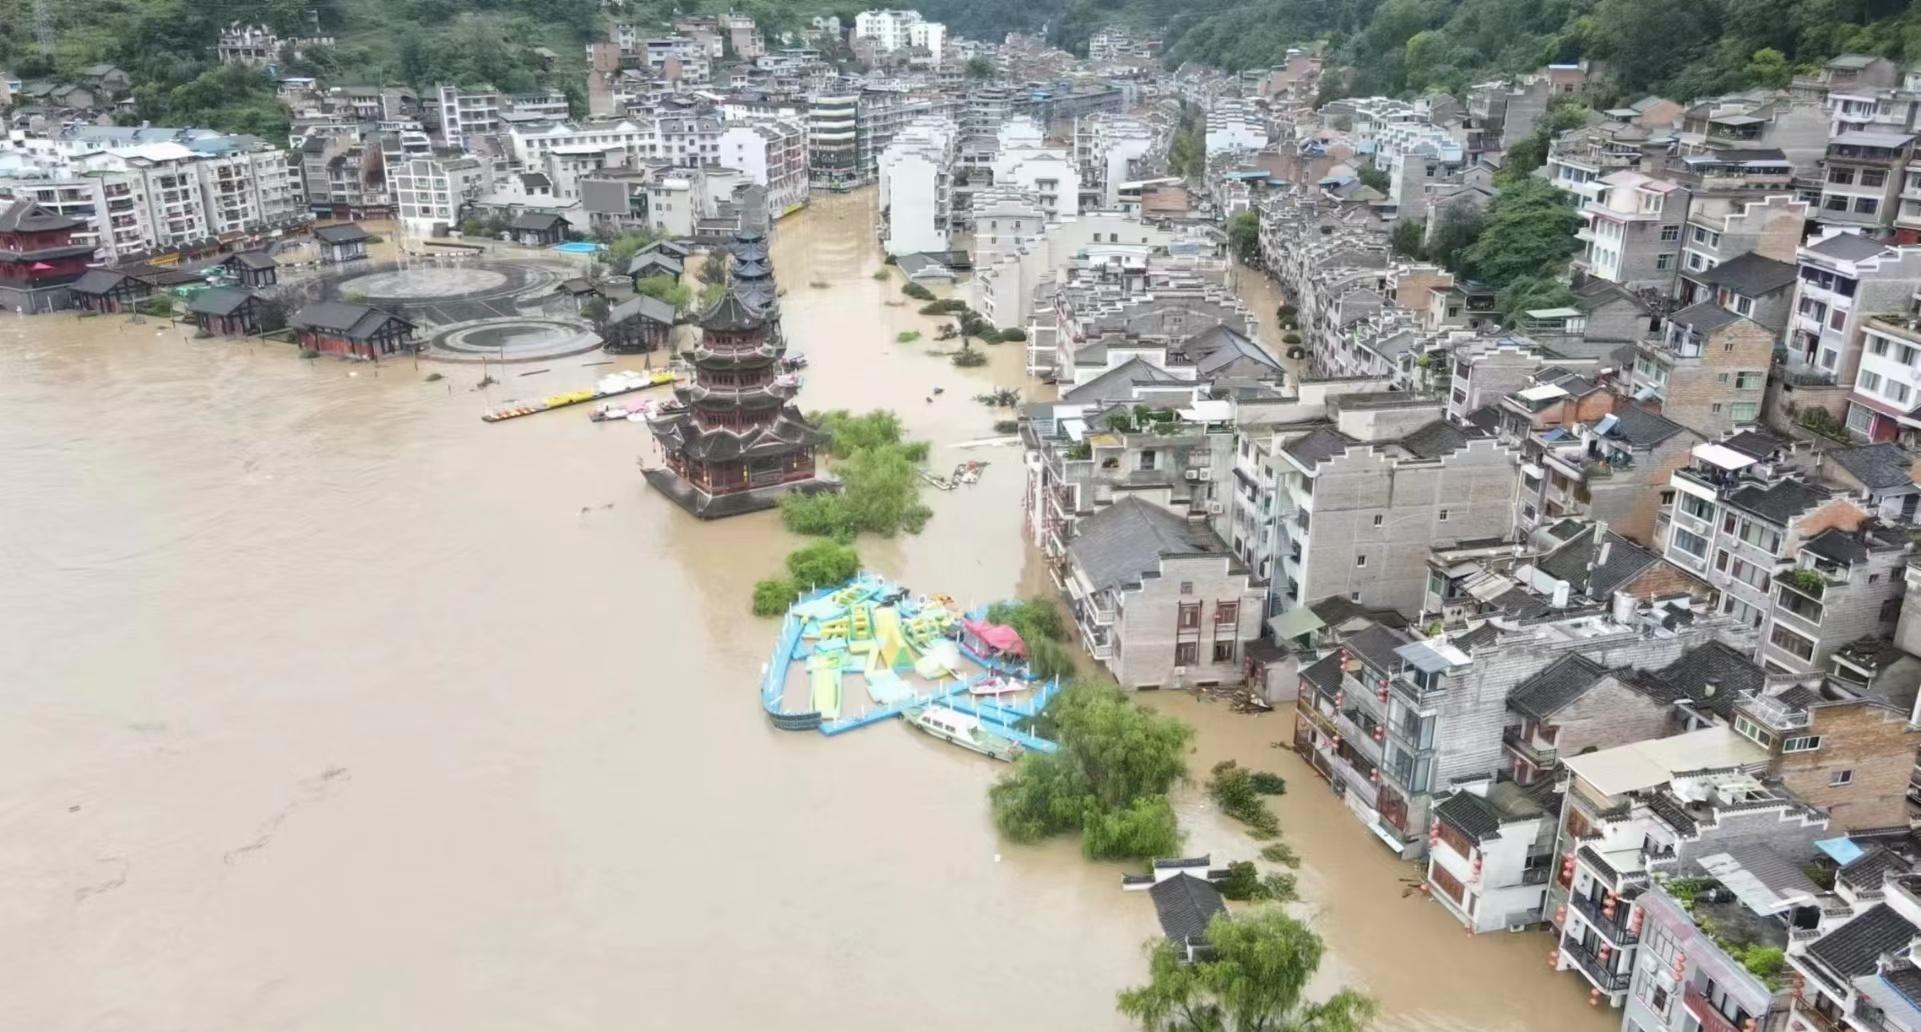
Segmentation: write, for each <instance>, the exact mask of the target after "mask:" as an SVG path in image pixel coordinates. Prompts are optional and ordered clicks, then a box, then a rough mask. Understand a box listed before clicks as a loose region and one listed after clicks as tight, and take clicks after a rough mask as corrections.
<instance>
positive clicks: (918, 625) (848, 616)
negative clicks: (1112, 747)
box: [761, 573, 1060, 761]
mask: <svg viewBox="0 0 1921 1032" xmlns="http://www.w3.org/2000/svg"><path fill="white" fill-rule="evenodd" d="M1059 690H1060V685H1059V683H1058V682H1057V681H1055V680H1052V679H1047V680H1042V679H1039V678H1036V677H1034V676H1032V672H1031V671H1030V670H1029V668H1028V663H1027V647H1026V643H1025V642H1023V641H1022V640H1021V637H1020V634H1019V632H1017V631H1015V630H1014V628H1012V627H1008V626H1005V625H1002V624H995V623H991V622H989V621H988V619H987V609H986V607H984V606H983V607H979V608H977V609H973V610H966V611H964V610H962V609H961V608H960V607H959V606H958V605H957V604H956V603H955V601H954V600H953V599H952V598H951V597H949V596H946V595H916V594H915V593H913V592H912V591H910V590H908V589H907V588H905V587H902V586H899V585H896V584H892V583H890V582H888V581H887V580H885V579H883V578H881V577H878V576H875V575H873V574H868V573H862V574H860V575H859V576H857V577H855V578H854V579H853V580H851V581H848V582H847V583H845V584H840V585H836V586H834V587H830V588H823V589H820V590H817V591H813V592H809V593H807V594H805V595H802V596H801V597H800V598H798V599H797V600H796V601H795V602H794V604H793V605H792V606H790V607H789V608H788V610H787V614H786V615H785V616H784V617H783V618H782V620H781V628H780V636H779V637H778V638H777V639H776V640H775V643H774V651H773V655H772V656H771V657H770V658H769V659H768V661H767V665H766V668H765V669H764V671H763V679H762V683H761V707H762V708H763V709H765V710H766V711H767V714H768V716H769V718H771V719H772V720H773V723H774V726H775V727H777V728H781V729H783V730H787V731H819V732H820V733H822V734H825V735H838V734H843V733H845V732H848V731H852V730H855V729H856V728H862V727H868V726H871V725H874V724H880V723H886V722H890V721H895V722H901V723H904V724H906V725H907V726H909V727H911V728H914V729H915V730H918V731H920V732H922V733H925V734H928V735H930V736H932V737H934V738H937V739H940V740H941V741H945V742H950V743H952V744H954V745H958V746H960V747H962V748H964V749H969V750H972V751H974V752H977V753H980V754H982V755H984V756H990V757H993V758H994V759H997V760H1004V761H1012V760H1013V759H1015V758H1016V757H1018V756H1019V755H1020V754H1021V753H1022V752H1024V751H1028V750H1036V751H1040V752H1053V751H1054V750H1055V749H1056V748H1057V746H1056V745H1055V744H1054V743H1053V742H1051V741H1049V740H1047V739H1045V738H1042V737H1040V736H1038V735H1035V734H1034V733H1032V731H1030V730H1029V729H1028V727H1029V725H1030V723H1031V722H1032V720H1033V718H1034V717H1035V716H1037V715H1038V714H1039V713H1040V711H1041V709H1042V708H1043V707H1045V706H1046V705H1047V703H1048V700H1050V699H1052V698H1053V697H1054V695H1055V693H1056V692H1058V691H1059Z"/></svg>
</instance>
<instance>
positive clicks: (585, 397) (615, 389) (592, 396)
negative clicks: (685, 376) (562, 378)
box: [480, 369, 674, 423]
mask: <svg viewBox="0 0 1921 1032" xmlns="http://www.w3.org/2000/svg"><path fill="white" fill-rule="evenodd" d="M673 382H674V374H673V373H670V372H668V371H667V370H665V369H656V370H654V371H653V372H651V373H647V372H639V371H633V372H621V373H609V374H608V375H606V376H603V377H601V378H600V382H599V383H597V384H595V385H594V388H593V389H592V390H584V391H563V392H561V393H559V394H549V395H548V396H546V397H544V398H540V399H537V400H534V401H510V402H508V403H507V404H505V405H502V406H500V407H499V408H497V409H493V410H491V411H488V412H484V413H482V414H481V416H480V418H481V420H482V421H483V422H487V423H499V422H502V421H504V420H508V419H518V418H520V417H521V416H531V415H533V414H535V413H537V412H552V411H553V410H555V409H562V408H568V407H570V406H573V405H585V404H587V403H588V402H590V401H601V400H603V399H605V398H613V397H618V396H619V395H622V394H632V393H633V392H635V391H644V390H647V389H649V388H653V387H664V386H666V385H668V384H670V383H673Z"/></svg>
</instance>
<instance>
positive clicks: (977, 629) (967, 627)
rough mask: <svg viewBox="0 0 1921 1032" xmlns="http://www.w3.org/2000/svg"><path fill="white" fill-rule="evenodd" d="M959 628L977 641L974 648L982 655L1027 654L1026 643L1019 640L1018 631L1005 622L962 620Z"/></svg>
mask: <svg viewBox="0 0 1921 1032" xmlns="http://www.w3.org/2000/svg"><path fill="white" fill-rule="evenodd" d="M961 630H962V631H963V632H965V633H966V635H967V636H968V637H969V638H971V639H973V642H977V643H979V644H978V645H975V650H976V651H978V652H980V653H981V654H982V655H1007V656H1025V655H1027V643H1026V642H1024V641H1022V640H1021V636H1020V632H1019V631H1016V630H1015V629H1013V628H1012V627H1008V626H1006V625H1005V624H995V623H986V622H984V621H980V620H962V621H961ZM970 644H971V643H970ZM982 646H985V647H984V648H983V647H982Z"/></svg>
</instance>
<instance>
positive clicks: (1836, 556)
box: [1801, 527, 1868, 565]
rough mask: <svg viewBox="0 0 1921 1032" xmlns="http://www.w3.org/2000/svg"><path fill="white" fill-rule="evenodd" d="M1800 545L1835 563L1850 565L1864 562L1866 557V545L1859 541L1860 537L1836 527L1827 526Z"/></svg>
mask: <svg viewBox="0 0 1921 1032" xmlns="http://www.w3.org/2000/svg"><path fill="white" fill-rule="evenodd" d="M1801 547H1803V548H1805V549H1807V550H1808V551H1810V552H1813V553H1814V554H1815V555H1818V556H1820V557H1821V558H1823V559H1832V560H1834V561H1835V562H1837V563H1848V564H1850V565H1852V564H1854V563H1859V562H1866V561H1867V558H1868V547H1867V546H1866V545H1864V544H1862V543H1861V539H1860V538H1858V537H1856V536H1854V535H1853V534H1850V533H1848V532H1847V531H1845V530H1842V529H1840V528H1838V527H1829V528H1828V529H1826V530H1824V531H1822V532H1821V533H1819V534H1816V535H1814V536H1813V537H1811V538H1809V539H1808V542H1807V544H1805V545H1803V546H1801Z"/></svg>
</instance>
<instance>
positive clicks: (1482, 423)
mask: <svg viewBox="0 0 1921 1032" xmlns="http://www.w3.org/2000/svg"><path fill="white" fill-rule="evenodd" d="M1467 425H1469V426H1471V427H1473V428H1475V429H1476V430H1482V431H1486V432H1487V433H1493V432H1495V431H1496V430H1499V429H1500V428H1501V410H1500V409H1499V408H1498V407H1496V406H1493V405H1482V406H1481V407H1480V408H1477V409H1475V410H1474V411H1472V412H1470V413H1468V414H1467Z"/></svg>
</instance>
